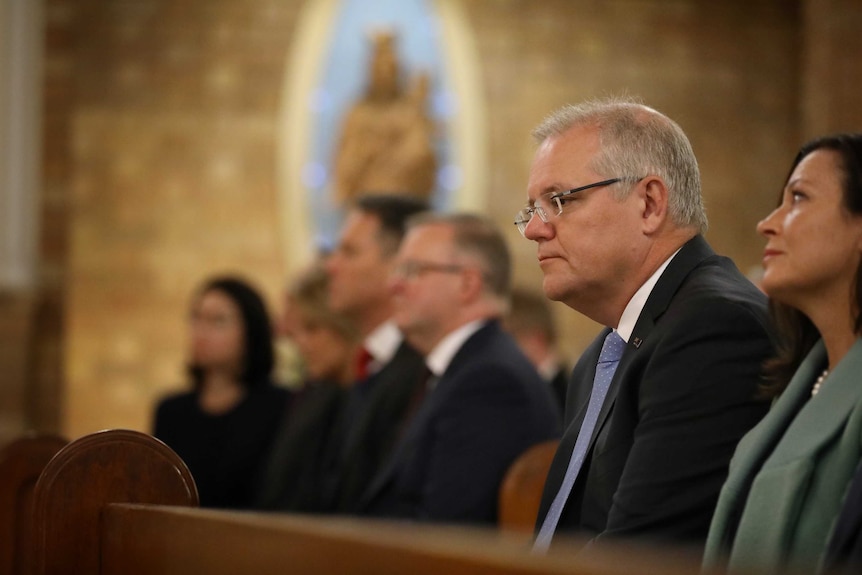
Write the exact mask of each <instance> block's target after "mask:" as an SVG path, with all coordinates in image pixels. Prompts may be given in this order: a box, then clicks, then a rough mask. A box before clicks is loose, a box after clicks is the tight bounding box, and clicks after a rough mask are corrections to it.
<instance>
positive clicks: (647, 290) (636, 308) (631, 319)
mask: <svg viewBox="0 0 862 575" xmlns="http://www.w3.org/2000/svg"><path fill="white" fill-rule="evenodd" d="M681 249H682V248H679V250H681ZM679 250H676V251H675V252H673V253H672V254H671V255H670V257H669V258H667V259H666V260H664V263H663V264H661V265H660V266H659V267H658V269H657V270H656V271H655V272H654V273H653V274H652V275H651V276H650V277H649V279H648V280H647V281H645V282H644V284H643V285H642V286H641V287H640V289H638V291H636V292H635V295H633V296H632V299H630V300H629V303H628V305H627V306H626V309H624V310H623V315H622V316H620V323H619V325H618V326H617V329H616V331H617V333H618V334H619V336H620V337H621V338H623V340H624V341H625V342H626V343H628V341H629V338H631V336H632V332H633V331H634V330H635V324H637V322H638V318H639V317H640V316H641V312H642V311H643V309H644V306H645V305H646V302H647V300H648V299H649V295H650V294H651V293H652V290H653V288H654V287H655V284H657V283H658V280H659V278H660V277H661V274H662V273H664V270H665V269H666V268H667V266H668V264H669V263H670V261H671V260H672V259H673V258H674V257H675V256H676V254H678V253H679Z"/></svg>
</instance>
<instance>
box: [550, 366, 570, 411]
mask: <svg viewBox="0 0 862 575" xmlns="http://www.w3.org/2000/svg"><path fill="white" fill-rule="evenodd" d="M548 385H550V386H551V391H552V392H553V395H554V399H556V400H557V405H559V407H560V413H561V414H562V413H563V412H564V411H565V409H566V388H567V387H568V386H569V374H568V370H566V369H565V368H563V367H560V369H559V371H557V373H556V374H554V377H553V379H551V381H550V382H548Z"/></svg>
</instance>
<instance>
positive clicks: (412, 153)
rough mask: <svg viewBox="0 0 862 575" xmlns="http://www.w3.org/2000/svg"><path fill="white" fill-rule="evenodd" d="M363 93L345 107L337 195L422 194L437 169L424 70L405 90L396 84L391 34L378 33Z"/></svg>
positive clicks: (344, 197)
mask: <svg viewBox="0 0 862 575" xmlns="http://www.w3.org/2000/svg"><path fill="white" fill-rule="evenodd" d="M372 41H373V55H372V58H371V62H370V69H369V82H368V87H367V88H366V92H365V95H364V96H363V97H362V98H361V99H360V100H359V101H357V102H356V103H355V104H354V105H353V107H352V108H351V109H350V110H349V111H348V113H347V115H346V117H345V120H344V122H343V124H342V132H341V138H340V141H339V143H338V147H337V149H336V155H335V168H334V189H335V196H336V200H338V201H339V202H343V203H346V202H349V201H350V200H351V199H353V198H355V197H356V196H357V195H359V194H362V193H364V192H375V193H402V194H409V195H412V196H416V197H420V198H423V199H427V198H428V197H429V196H430V194H431V192H432V190H433V188H434V181H435V178H436V172H437V159H436V157H435V154H434V148H433V145H432V144H433V142H432V139H433V136H434V127H433V124H432V121H431V119H430V118H429V117H428V115H427V113H426V110H425V106H426V101H427V99H428V90H429V80H428V76H427V74H424V73H422V74H419V75H417V77H416V79H415V80H414V82H413V85H412V86H411V89H410V90H409V91H405V90H403V89H402V86H401V78H400V74H399V63H398V57H397V54H396V52H395V37H394V35H393V34H392V33H391V32H379V33H377V34H375V35H374V36H373V38H372Z"/></svg>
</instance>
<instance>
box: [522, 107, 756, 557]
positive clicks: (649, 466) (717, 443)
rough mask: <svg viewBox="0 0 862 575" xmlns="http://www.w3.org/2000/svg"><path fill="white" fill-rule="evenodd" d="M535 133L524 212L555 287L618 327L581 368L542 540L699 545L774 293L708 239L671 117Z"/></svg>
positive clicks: (566, 123) (563, 114) (685, 146)
mask: <svg viewBox="0 0 862 575" xmlns="http://www.w3.org/2000/svg"><path fill="white" fill-rule="evenodd" d="M534 136H535V137H536V139H537V141H538V142H539V148H538V150H537V152H536V155H535V158H534V160H533V164H532V167H531V170H530V178H529V184H528V192H527V193H528V199H529V201H528V204H527V207H525V208H524V209H523V210H521V212H519V214H518V215H517V217H516V222H515V223H516V224H517V226H518V228H519V229H520V230H521V232H522V233H523V234H524V236H525V237H526V238H528V239H530V240H533V241H535V242H536V244H537V256H538V261H539V266H540V267H541V269H542V272H543V273H544V279H543V289H544V291H545V295H547V296H548V297H549V298H550V299H552V300H557V301H561V302H563V303H565V304H566V305H568V306H569V307H571V308H572V309H574V310H576V311H578V312H580V313H582V314H584V315H586V316H587V317H589V318H591V319H593V320H595V321H597V322H599V323H601V324H603V325H605V326H608V327H607V328H606V329H605V330H604V331H603V332H602V333H601V334H600V336H599V337H598V338H597V339H596V340H595V341H594V342H593V344H592V345H591V346H590V347H589V348H588V349H587V350H586V351H585V352H584V354H583V355H582V356H581V358H580V360H579V361H578V363H577V365H576V366H575V369H574V371H573V374H572V379H571V382H570V388H569V396H568V399H567V405H566V416H565V432H564V435H563V439H562V440H561V443H560V446H559V449H558V451H557V454H556V457H555V459H554V462H553V464H552V466H551V470H550V472H549V475H548V479H547V482H546V485H545V491H544V494H543V498H542V503H541V507H540V510H539V517H538V521H537V530H538V534H537V539H536V548H537V549H540V550H541V549H545V548H547V546H548V545H549V544H550V542H551V540H552V538H553V537H554V535H555V534H559V533H561V532H580V533H581V534H586V535H588V536H594V537H613V536H626V537H639V538H643V539H651V540H661V541H666V542H677V543H687V544H690V545H693V546H702V544H703V542H704V540H705V537H706V533H707V530H708V527H709V522H710V518H711V516H712V512H713V509H714V507H715V503H716V500H717V497H718V492H719V489H720V487H721V485H722V482H723V481H724V479H725V476H726V474H727V464H728V462H729V460H730V457H731V455H732V454H733V451H734V448H735V446H736V444H737V442H738V440H739V439H740V438H741V437H742V435H743V434H744V433H745V432H746V431H747V430H748V429H749V428H750V427H752V426H753V425H754V423H756V422H757V421H758V419H760V417H762V415H763V414H764V413H765V411H766V409H767V406H766V405H765V403H764V402H762V401H757V400H756V399H755V397H756V391H757V386H758V380H759V374H760V366H761V363H762V361H763V360H764V359H765V358H766V357H768V356H769V355H770V348H771V344H770V338H769V333H768V327H767V326H768V321H767V316H766V305H765V304H766V302H765V299H764V296H763V295H762V294H761V293H760V292H759V291H758V290H757V289H755V288H754V286H753V285H752V284H751V283H750V282H748V280H746V279H745V278H744V277H743V276H742V275H741V274H740V273H739V271H738V270H737V269H736V267H735V266H734V265H733V263H732V262H731V261H730V260H728V259H726V258H722V257H719V256H717V255H716V254H715V253H714V252H713V251H712V249H711V248H710V247H709V245H708V244H707V243H706V241H705V240H704V238H703V237H702V235H701V234H702V233H703V232H704V230H705V229H706V225H707V222H706V214H705V212H704V209H703V204H702V199H701V192H700V177H699V173H698V168H697V162H696V160H695V157H694V153H693V152H692V149H691V145H690V144H689V142H688V139H687V138H686V136H685V134H684V133H683V132H682V130H681V129H680V128H679V126H678V125H677V124H676V123H674V122H673V121H672V120H670V119H669V118H667V117H666V116H664V115H662V114H660V113H658V112H656V111H655V110H652V109H650V108H647V107H646V106H643V105H640V104H638V103H633V102H628V101H621V100H608V101H600V102H591V103H588V104H583V105H580V106H568V107H566V108H563V109H562V110H560V111H558V112H557V113H555V114H553V115H552V116H550V117H549V118H548V119H547V120H545V122H544V123H543V124H541V125H540V126H539V127H538V128H537V129H536V130H535V132H534ZM606 339H607V343H604V342H605V340H606ZM603 348H606V349H603Z"/></svg>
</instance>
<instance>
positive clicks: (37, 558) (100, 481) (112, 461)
mask: <svg viewBox="0 0 862 575" xmlns="http://www.w3.org/2000/svg"><path fill="white" fill-rule="evenodd" d="M111 502H126V503H159V504H165V505H186V506H197V505H198V493H197V488H196V487H195V483H194V480H193V479H192V476H191V473H189V470H188V468H187V467H186V465H185V463H183V461H182V459H180V458H179V456H178V455H177V454H176V453H174V452H173V451H172V450H171V449H170V448H169V447H168V446H166V445H165V444H164V443H162V442H161V441H159V440H157V439H155V438H153V437H151V436H149V435H146V434H144V433H139V432H137V431H128V430H110V431H102V432H99V433H94V434H92V435H87V436H85V437H82V438H80V439H78V440H76V441H73V442H72V443H70V444H69V445H67V446H66V447H64V448H63V449H62V450H60V452H59V453H57V455H56V456H55V457H54V458H53V459H52V460H51V461H50V463H48V465H47V466H46V467H45V469H44V471H43V472H42V474H41V476H40V477H39V481H38V482H37V483H36V487H35V491H34V494H33V503H34V530H33V534H34V542H33V553H32V557H33V559H34V570H33V572H34V573H36V574H38V575H42V574H55V573H64V574H66V573H82V574H83V573H99V570H100V539H101V533H102V531H101V523H100V522H101V513H102V511H103V509H104V507H105V506H106V505H107V504H108V503H111Z"/></svg>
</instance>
